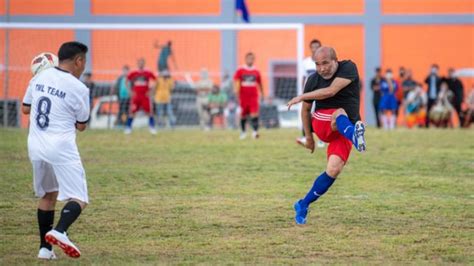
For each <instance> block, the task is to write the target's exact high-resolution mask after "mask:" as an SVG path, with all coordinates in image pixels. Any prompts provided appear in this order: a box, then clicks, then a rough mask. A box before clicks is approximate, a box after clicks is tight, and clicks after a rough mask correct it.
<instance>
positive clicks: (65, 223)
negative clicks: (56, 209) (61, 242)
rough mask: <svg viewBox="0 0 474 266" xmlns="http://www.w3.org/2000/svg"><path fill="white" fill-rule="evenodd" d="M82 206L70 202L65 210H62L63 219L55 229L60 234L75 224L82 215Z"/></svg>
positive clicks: (61, 218)
mask: <svg viewBox="0 0 474 266" xmlns="http://www.w3.org/2000/svg"><path fill="white" fill-rule="evenodd" d="M81 211H82V209H81V205H79V203H77V202H75V201H70V202H68V203H66V205H64V208H63V209H62V210H61V217H60V218H59V222H58V225H56V228H54V229H55V230H56V231H58V232H60V233H64V232H66V231H67V229H68V228H69V226H71V224H73V223H74V221H75V220H76V219H77V217H79V215H80V214H81Z"/></svg>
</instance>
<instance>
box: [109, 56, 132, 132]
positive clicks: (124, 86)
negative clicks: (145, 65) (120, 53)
mask: <svg viewBox="0 0 474 266" xmlns="http://www.w3.org/2000/svg"><path fill="white" fill-rule="evenodd" d="M129 71H130V68H129V67H128V65H124V66H123V67H122V74H121V75H120V76H119V77H118V78H117V80H115V83H114V86H113V88H114V92H115V93H116V94H117V96H118V99H119V111H118V116H117V125H119V126H124V125H125V123H126V121H127V116H128V112H129V110H130V84H129V83H128V81H127V75H128V72H129Z"/></svg>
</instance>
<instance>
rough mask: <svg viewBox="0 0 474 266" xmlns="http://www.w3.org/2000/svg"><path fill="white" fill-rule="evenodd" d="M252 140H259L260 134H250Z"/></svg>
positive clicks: (255, 132)
mask: <svg viewBox="0 0 474 266" xmlns="http://www.w3.org/2000/svg"><path fill="white" fill-rule="evenodd" d="M252 138H254V139H258V138H260V134H258V132H257V131H254V132H252Z"/></svg>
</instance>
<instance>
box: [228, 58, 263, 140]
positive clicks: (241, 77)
mask: <svg viewBox="0 0 474 266" xmlns="http://www.w3.org/2000/svg"><path fill="white" fill-rule="evenodd" d="M254 62H255V55H254V54H253V53H251V52H249V53H247V54H246V55H245V65H244V66H242V67H240V68H239V69H238V70H237V71H236V72H235V75H234V81H235V91H236V94H237V95H239V100H240V109H241V113H240V127H241V130H242V131H241V133H240V139H245V138H246V137H247V133H246V132H245V131H246V130H245V127H246V123H247V120H248V119H250V123H251V125H252V128H253V134H252V136H253V138H255V139H256V138H258V137H259V135H258V116H259V107H260V106H259V100H260V99H262V98H263V86H262V79H261V76H260V72H259V71H258V70H257V69H255V67H254V66H253V64H254Z"/></svg>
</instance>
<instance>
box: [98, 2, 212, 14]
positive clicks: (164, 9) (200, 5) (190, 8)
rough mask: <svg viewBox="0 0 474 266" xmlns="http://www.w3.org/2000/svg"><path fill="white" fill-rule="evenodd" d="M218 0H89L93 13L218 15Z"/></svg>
mask: <svg viewBox="0 0 474 266" xmlns="http://www.w3.org/2000/svg"><path fill="white" fill-rule="evenodd" d="M220 3H221V1H220V0H113V1H111V0H91V9H92V14H94V15H219V14H220V12H221V5H220Z"/></svg>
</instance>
